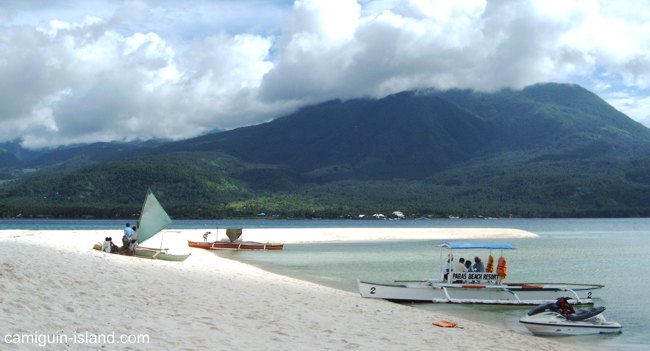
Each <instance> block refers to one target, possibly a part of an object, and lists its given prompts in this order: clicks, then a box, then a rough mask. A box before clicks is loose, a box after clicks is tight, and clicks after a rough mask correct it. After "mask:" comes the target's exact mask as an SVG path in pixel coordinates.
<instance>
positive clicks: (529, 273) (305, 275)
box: [0, 218, 650, 350]
mask: <svg viewBox="0 0 650 351" xmlns="http://www.w3.org/2000/svg"><path fill="white" fill-rule="evenodd" d="M124 222H125V220H81V221H80V220H76V221H71V220H0V229H41V230H51V229H60V230H67V229H69V230H82V229H88V230H92V229H95V230H96V229H118V228H122V226H124ZM225 227H243V228H314V227H359V228H361V227H374V228H408V227H413V228H416V227H417V228H422V227H425V228H426V227H431V228H516V229H523V230H528V231H531V232H534V233H536V234H538V235H539V238H531V239H514V240H507V242H509V243H511V244H513V245H514V246H515V247H516V248H517V250H515V251H511V252H505V253H504V255H505V256H506V257H507V259H508V268H509V272H508V273H509V276H508V279H507V280H508V281H511V282H516V281H527V282H536V281H537V282H549V281H553V282H575V283H598V284H604V285H606V286H605V288H603V289H601V290H599V291H597V292H596V293H595V296H596V304H597V305H604V306H606V307H607V311H605V313H604V315H605V316H606V317H607V319H608V320H613V321H617V322H620V323H621V324H622V325H623V333H622V334H618V335H607V336H605V335H603V336H600V335H595V336H582V337H562V338H556V339H557V340H558V341H561V342H567V343H578V344H583V345H585V346H588V347H590V348H596V349H603V350H611V349H616V350H641V349H647V348H648V345H650V334H648V333H647V332H646V329H645V327H647V326H650V307H648V304H647V303H645V299H644V297H645V296H646V295H647V292H648V291H649V290H650V283H649V282H648V280H647V279H645V274H644V273H643V268H644V267H650V255H648V253H649V251H650V232H649V230H650V219H646V218H641V219H494V220H488V219H482V220H477V219H476V220H403V221H373V220H367V221H356V220H345V221H329V220H295V221H292V220H231V221H219V220H214V221H205V220H203V221H175V222H174V224H173V225H172V228H178V229H196V228H201V229H214V228H225ZM497 241H505V240H497ZM439 243H440V241H433V240H431V241H387V242H357V243H326V244H325V243H323V244H286V245H285V249H284V250H283V251H279V252H273V251H267V252H255V251H242V252H227V251H225V252H224V251H220V252H218V253H216V254H218V255H220V256H222V257H227V258H231V259H235V260H239V261H242V262H245V263H249V264H253V265H256V266H259V267H261V268H263V269H266V270H269V271H272V272H276V273H280V274H284V275H288V276H292V277H296V278H299V279H304V280H309V281H313V282H316V283H319V284H323V285H327V286H331V287H335V288H339V289H343V290H348V291H352V292H357V286H356V280H357V279H363V280H370V281H392V280H394V279H401V280H410V279H427V278H437V277H439V274H440V273H439V272H440V265H441V261H442V255H441V253H440V251H439V249H438V248H436V247H435V246H436V245H437V244H439ZM475 255H486V254H485V253H484V252H483V253H481V252H480V251H478V252H468V253H467V255H465V254H462V256H464V257H474V256H475ZM484 261H485V258H484ZM412 305H413V307H415V308H423V309H431V310H436V311H440V312H445V313H449V314H454V315H458V316H461V317H464V318H467V319H471V320H475V321H479V322H484V323H487V324H493V325H498V326H502V327H506V328H510V329H512V330H515V331H517V332H521V333H528V331H527V330H526V329H525V328H524V327H523V326H521V325H519V323H518V319H519V318H520V317H521V316H523V315H524V314H525V313H526V311H527V309H528V308H525V307H524V308H521V307H512V306H510V307H507V306H506V307H504V306H475V305H472V306H467V305H449V304H427V303H418V304H412ZM477 312H478V313H477Z"/></svg>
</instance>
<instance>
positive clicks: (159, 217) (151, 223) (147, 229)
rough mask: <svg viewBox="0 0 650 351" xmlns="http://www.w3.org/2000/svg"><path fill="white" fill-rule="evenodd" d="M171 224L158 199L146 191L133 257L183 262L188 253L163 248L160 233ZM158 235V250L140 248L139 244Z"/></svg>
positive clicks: (161, 234) (149, 191)
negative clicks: (172, 251) (178, 252)
mask: <svg viewBox="0 0 650 351" xmlns="http://www.w3.org/2000/svg"><path fill="white" fill-rule="evenodd" d="M171 223H172V220H171V218H169V215H168V214H167V212H165V209H164V208H163V207H162V205H161V204H160V202H158V199H156V197H155V196H154V194H153V192H152V191H151V189H149V190H147V196H146V197H145V199H144V204H143V205H142V211H141V212H140V219H139V220H138V237H137V239H136V240H137V242H138V246H137V247H136V249H135V255H136V256H139V257H145V258H153V259H159V260H166V261H184V260H185V259H186V258H188V257H189V256H190V254H189V253H187V254H185V253H183V254H177V253H171V252H170V251H169V249H168V248H163V237H162V236H163V233H161V231H162V230H163V229H165V228H167V227H168V226H169V225H170V224H171ZM158 233H160V234H159V235H160V236H161V238H160V248H153V247H141V246H139V244H140V243H142V242H143V241H145V240H147V239H149V238H151V237H153V236H154V235H156V234H158Z"/></svg>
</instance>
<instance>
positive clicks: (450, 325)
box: [431, 320, 458, 328]
mask: <svg viewBox="0 0 650 351" xmlns="http://www.w3.org/2000/svg"><path fill="white" fill-rule="evenodd" d="M431 324H433V325H435V326H437V327H443V328H456V327H457V326H458V323H456V322H452V321H445V320H441V321H435V322H433V323H431Z"/></svg>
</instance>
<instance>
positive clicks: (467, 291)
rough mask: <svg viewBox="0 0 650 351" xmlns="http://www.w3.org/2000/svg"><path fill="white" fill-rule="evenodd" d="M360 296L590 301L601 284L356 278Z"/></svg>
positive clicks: (426, 299)
mask: <svg viewBox="0 0 650 351" xmlns="http://www.w3.org/2000/svg"><path fill="white" fill-rule="evenodd" d="M358 286H359V293H360V294H361V296H362V297H367V298H379V299H387V300H398V301H423V302H436V303H467V304H495V305H539V304H541V303H546V302H553V301H555V300H556V299H557V298H558V297H563V296H568V297H570V298H571V302H572V303H573V304H593V300H592V299H591V297H592V291H593V290H595V289H598V288H600V287H602V286H601V285H575V284H548V283H547V284H544V285H540V284H511V285H480V284H448V283H441V282H431V281H411V282H398V283H395V284H383V283H371V282H363V281H358Z"/></svg>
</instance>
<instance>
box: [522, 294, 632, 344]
mask: <svg viewBox="0 0 650 351" xmlns="http://www.w3.org/2000/svg"><path fill="white" fill-rule="evenodd" d="M603 311H605V307H603V306H599V307H590V308H586V309H580V310H578V311H575V310H574V309H573V307H572V306H571V304H569V303H568V302H567V299H566V298H565V297H561V298H559V299H557V301H556V302H551V303H547V304H542V305H539V306H537V307H535V308H533V309H532V310H530V311H528V313H527V314H526V316H525V317H523V318H521V319H520V320H519V323H521V324H523V325H524V326H526V328H528V330H530V332H531V333H533V334H534V335H540V336H564V335H589V334H612V333H620V332H621V330H622V328H623V327H622V326H621V325H620V324H619V323H617V322H610V321H607V320H606V319H605V317H604V316H603V315H602V313H603Z"/></svg>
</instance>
